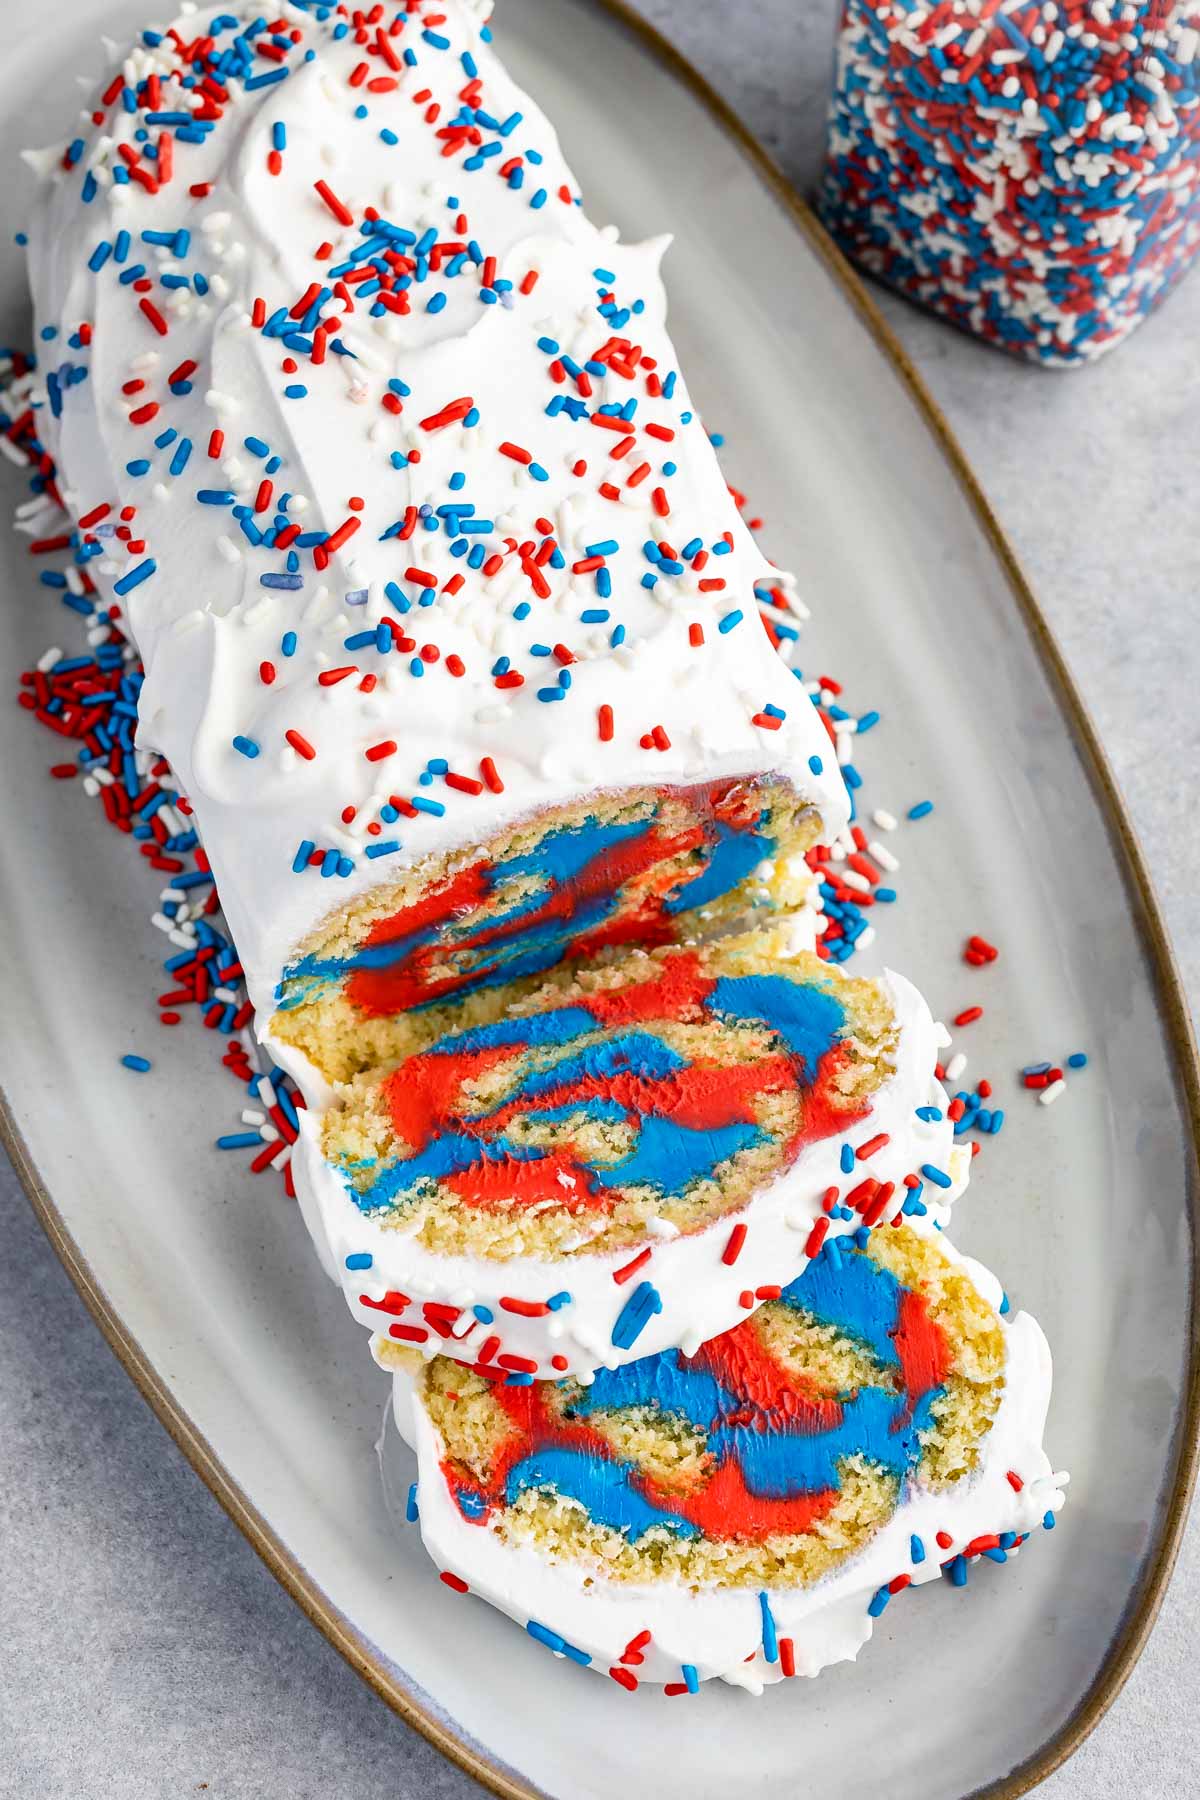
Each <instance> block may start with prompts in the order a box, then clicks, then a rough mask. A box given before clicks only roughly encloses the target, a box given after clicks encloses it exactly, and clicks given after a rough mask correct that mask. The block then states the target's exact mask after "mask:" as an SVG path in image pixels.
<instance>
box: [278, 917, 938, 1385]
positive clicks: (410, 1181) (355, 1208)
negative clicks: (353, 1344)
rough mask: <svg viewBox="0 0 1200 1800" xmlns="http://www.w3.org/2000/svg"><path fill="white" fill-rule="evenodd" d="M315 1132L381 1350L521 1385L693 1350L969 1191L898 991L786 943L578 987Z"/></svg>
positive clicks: (355, 1281) (702, 954)
mask: <svg viewBox="0 0 1200 1800" xmlns="http://www.w3.org/2000/svg"><path fill="white" fill-rule="evenodd" d="M493 993H494V994H495V995H496V996H497V997H506V998H507V1006H506V1008H505V1010H504V1012H503V1014H502V1016H501V1017H498V1018H491V1019H487V1020H485V1021H483V1022H482V1023H479V1024H464V1025H460V1026H458V1027H457V1028H455V1029H451V1030H445V1031H443V1033H442V1035H441V1036H439V1037H437V1038H435V1039H434V1040H433V1042H431V1043H426V1044H425V1045H424V1046H423V1047H422V1048H420V1049H419V1050H416V1051H414V1053H413V1054H411V1055H409V1056H407V1057H405V1058H403V1059H401V1060H400V1061H399V1062H397V1063H396V1064H394V1065H393V1066H392V1067H390V1068H386V1069H383V1070H379V1071H372V1072H370V1073H368V1074H364V1075H360V1076H356V1077H355V1078H354V1079H353V1080H351V1081H350V1082H347V1083H345V1084H343V1085H342V1086H341V1087H340V1088H339V1089H338V1091H337V1095H336V1098H335V1101H334V1103H333V1104H332V1105H331V1106H330V1107H329V1108H328V1109H327V1110H326V1111H325V1112H324V1113H323V1114H322V1115H320V1116H319V1117H317V1116H314V1117H308V1116H306V1117H305V1118H304V1119H303V1120H302V1121H301V1143H300V1158H299V1165H298V1177H299V1179H298V1183H297V1188H298V1193H299V1196H300V1202H301V1206H302V1208H303V1209H304V1214H305V1219H306V1222H307V1223H308V1226H309V1229H310V1231H311V1232H312V1233H313V1236H314V1239H315V1241H316V1242H317V1244H318V1246H319V1248H320V1249H321V1252H322V1255H323V1258H324V1261H325V1265H326V1268H327V1269H328V1270H329V1272H330V1273H331V1274H333V1275H334V1276H335V1278H337V1279H338V1280H340V1282H341V1284H342V1288H343V1291H344V1293H345V1295H346V1298H347V1300H348V1301H349V1303H350V1306H351V1308H352V1310H353V1311H354V1312H355V1314H356V1316H357V1317H358V1318H359V1319H360V1320H361V1321H362V1323H363V1324H364V1325H366V1326H368V1328H369V1329H371V1330H372V1331H383V1332H385V1333H386V1334H387V1335H388V1336H389V1337H391V1338H393V1339H395V1340H398V1341H400V1342H403V1343H406V1344H411V1345H415V1346H418V1347H420V1349H421V1350H422V1353H423V1354H425V1355H429V1356H432V1355H435V1354H437V1353H438V1352H439V1351H440V1350H443V1349H444V1350H447V1351H448V1352H449V1353H450V1354H452V1355H454V1356H455V1357H457V1358H458V1360H459V1361H461V1362H463V1363H466V1364H469V1365H471V1366H473V1367H477V1368H479V1369H480V1370H482V1372H484V1373H485V1374H488V1375H491V1376H493V1377H499V1378H502V1377H503V1376H504V1375H505V1374H506V1373H509V1372H519V1373H524V1374H527V1375H536V1376H539V1377H543V1378H544V1377H551V1376H554V1375H556V1374H568V1373H569V1374H587V1373H589V1372H591V1371H592V1370H594V1369H596V1368H598V1367H600V1366H602V1365H603V1366H607V1367H612V1368H615V1367H617V1366H619V1365H620V1364H621V1363H624V1362H629V1361H632V1360H634V1359H635V1358H638V1357H643V1356H645V1355H647V1354H649V1353H651V1352H652V1351H657V1350H661V1349H664V1348H667V1347H670V1346H675V1345H682V1346H684V1347H687V1348H695V1347H696V1346H698V1345H699V1344H701V1343H703V1342H704V1341H705V1340H706V1339H708V1338H710V1337H714V1336H716V1335H718V1334H719V1333H720V1332H723V1331H726V1330H728V1328H729V1327H730V1326H731V1325H733V1324H735V1323H736V1322H737V1321H738V1320H740V1319H743V1318H744V1317H745V1316H746V1315H747V1314H748V1313H749V1312H751V1311H753V1310H754V1308H755V1307H756V1306H757V1305H758V1304H759V1303H760V1302H762V1301H763V1300H767V1299H771V1298H774V1297H776V1296H777V1295H778V1293H779V1291H780V1288H781V1286H783V1285H784V1284H786V1282H787V1281H789V1280H790V1279H792V1278H793V1276H794V1274H795V1273H796V1272H797V1270H798V1269H799V1268H801V1267H803V1266H804V1264H805V1262H806V1261H808V1260H811V1259H812V1258H813V1257H815V1256H816V1255H817V1254H818V1253H819V1252H820V1250H821V1247H822V1245H823V1244H824V1243H825V1242H826V1240H827V1239H829V1238H833V1237H844V1236H847V1235H849V1234H851V1233H854V1232H856V1231H860V1230H862V1229H864V1228H865V1229H867V1230H870V1229H871V1228H872V1227H874V1226H876V1225H878V1224H880V1223H881V1222H882V1223H884V1224H889V1223H891V1222H893V1221H901V1220H908V1221H910V1222H912V1223H914V1224H916V1225H919V1226H920V1228H921V1229H924V1230H933V1229H935V1228H936V1227H938V1226H941V1225H944V1224H945V1223H946V1221H947V1220H948V1218H949V1205H950V1203H951V1202H952V1201H953V1200H954V1199H955V1198H956V1196H957V1195H958V1193H960V1192H961V1190H962V1188H963V1187H964V1186H965V1184H966V1179H967V1169H968V1165H969V1154H968V1152H967V1151H966V1149H965V1147H960V1146H956V1145H955V1143H954V1137H953V1132H954V1127H953V1124H952V1122H951V1121H950V1119H949V1118H948V1116H947V1110H946V1109H947V1102H946V1096H945V1093H944V1092H943V1090H942V1089H941V1087H940V1085H939V1084H938V1082H937V1080H936V1075H935V1063H936V1058H937V1054H938V1049H939V1047H940V1045H941V1044H942V1043H943V1042H944V1036H943V1034H942V1033H941V1031H940V1028H939V1027H937V1026H936V1025H935V1024H934V1022H933V1020H932V1019H931V1018H930V1016H929V1012H928V1009H927V1008H926V1007H925V1004H924V1002H923V1001H922V1000H921V998H920V996H919V994H917V993H916V991H915V990H914V989H913V988H912V987H910V985H909V984H908V983H907V982H905V981H904V980H903V979H902V978H900V977H898V976H895V975H891V974H889V975H886V976H884V977H882V978H880V979H878V980H865V979H853V978H851V977H849V976H847V975H845V974H844V973H842V972H841V971H840V970H838V969H835V968H833V967H831V966H830V965H829V964H827V963H825V962H823V961H822V960H821V959H820V958H819V957H818V956H817V955H815V954H814V953H812V952H809V951H802V950H800V951H797V950H793V949H791V948H790V946H789V944H788V928H787V926H786V925H785V924H783V923H780V924H777V925H776V926H775V927H774V928H766V927H763V928H759V929H757V930H755V931H751V932H745V933H742V934H739V935H731V936H729V937H724V938H717V939H714V940H712V941H710V942H707V943H701V944H691V945H669V946H662V947H660V948H658V949H656V950H653V951H650V952H646V951H630V950H626V951H612V952H607V953H604V954H602V955H601V956H600V957H599V958H597V960H596V961H595V962H594V963H593V964H592V965H591V966H590V967H587V968H583V969H579V968H572V967H569V966H566V965H562V966H560V967H559V968H558V969H557V970H555V971H553V972H552V973H551V974H550V975H549V976H548V977H546V978H545V979H544V980H543V981H542V982H541V983H540V985H539V986H538V987H537V988H536V990H535V991H533V992H525V993H517V994H512V993H507V994H506V991H505V990H501V989H496V990H493Z"/></svg>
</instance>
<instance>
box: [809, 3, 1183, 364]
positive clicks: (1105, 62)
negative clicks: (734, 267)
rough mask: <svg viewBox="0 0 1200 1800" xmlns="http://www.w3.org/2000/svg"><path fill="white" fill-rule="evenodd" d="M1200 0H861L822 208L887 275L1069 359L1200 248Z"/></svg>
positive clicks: (1094, 347)
mask: <svg viewBox="0 0 1200 1800" xmlns="http://www.w3.org/2000/svg"><path fill="white" fill-rule="evenodd" d="M1198 47H1200V0H1194V3H1193V4H1192V5H1191V6H1187V5H1178V4H1174V3H1172V0H1149V3H1148V4H1147V3H1142V4H1132V3H1131V4H1126V5H1116V4H1107V3H1106V0H1045V3H1044V4H1043V3H1042V0H941V3H940V4H928V3H927V0H843V13H842V21H841V29H840V33H839V38H838V50H837V73H836V86H835V91H834V96H833V103H832V107H831V112H830V122H829V150H828V159H827V163H826V168H825V173H824V178H823V182H822V186H821V192H820V198H819V210H820V213H821V216H822V218H823V219H824V221H825V223H826V225H827V226H828V227H829V229H830V230H831V231H832V233H833V235H834V237H835V238H836V239H837V241H838V242H839V244H840V245H841V246H842V248H843V249H844V250H845V251H846V252H847V253H848V254H849V255H850V256H851V257H852V258H853V259H854V260H855V261H856V262H857V263H859V264H860V265H861V267H862V268H863V269H864V270H866V271H867V273H869V274H871V275H874V276H877V277H878V278H879V279H880V280H882V281H885V282H887V283H888V284H889V285H890V286H892V287H894V288H896V289H897V290H898V291H899V292H900V293H902V294H904V295H906V296H907V297H908V298H910V299H912V300H916V301H918V302H919V303H920V304H921V305H923V306H927V307H929V308H931V309H932V310H933V311H935V312H937V313H940V314H941V315H942V316H943V317H944V318H947V319H949V320H950V321H951V322H952V323H954V324H955V325H958V326H961V327H962V328H963V329H965V330H967V331H971V332H974V333H975V334H976V335H977V336H979V337H981V338H984V339H986V340H987V341H988V342H989V343H993V344H996V345H998V346H999V347H1000V348H1001V349H1004V350H1009V351H1012V352H1015V353H1018V354H1020V355H1022V356H1029V357H1033V358H1035V359H1037V360H1038V361H1040V362H1043V363H1046V364H1048V365H1052V366H1055V365H1056V366H1070V365H1072V364H1076V363H1081V362H1086V361H1088V360H1089V359H1091V358H1092V357H1095V356H1099V355H1100V354H1101V353H1102V352H1103V351H1105V350H1108V349H1111V348H1112V346H1113V345H1114V344H1118V343H1120V341H1121V339H1122V338H1123V337H1125V336H1126V335H1127V334H1128V333H1129V332H1130V331H1132V329H1133V327H1134V326H1135V325H1136V324H1137V323H1138V321H1139V320H1140V319H1142V318H1143V317H1144V316H1145V315H1146V313H1147V312H1149V310H1150V308H1151V307H1152V306H1153V305H1155V303H1156V302H1157V301H1158V300H1159V299H1161V298H1162V296H1163V295H1164V294H1165V293H1166V292H1167V290H1168V289H1169V288H1170V286H1171V283H1172V282H1173V281H1174V280H1175V279H1176V277H1177V276H1179V275H1180V274H1181V273H1182V272H1183V270H1184V269H1185V268H1186V267H1187V265H1188V263H1189V262H1190V260H1191V258H1192V256H1193V255H1194V254H1195V252H1196V249H1197V246H1198V244H1200V103H1198V102H1200V94H1198V91H1197V78H1198V72H1200V66H1198V64H1197V61H1196V51H1197V48H1198Z"/></svg>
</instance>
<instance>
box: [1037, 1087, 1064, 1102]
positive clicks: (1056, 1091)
mask: <svg viewBox="0 0 1200 1800" xmlns="http://www.w3.org/2000/svg"><path fill="white" fill-rule="evenodd" d="M1066 1085H1067V1084H1066V1082H1065V1081H1052V1082H1051V1083H1050V1086H1049V1087H1048V1088H1043V1089H1042V1091H1041V1093H1040V1094H1039V1095H1038V1105H1039V1106H1053V1105H1054V1102H1055V1101H1056V1100H1057V1099H1058V1096H1059V1095H1060V1094H1061V1093H1063V1092H1064V1091H1065V1089H1066Z"/></svg>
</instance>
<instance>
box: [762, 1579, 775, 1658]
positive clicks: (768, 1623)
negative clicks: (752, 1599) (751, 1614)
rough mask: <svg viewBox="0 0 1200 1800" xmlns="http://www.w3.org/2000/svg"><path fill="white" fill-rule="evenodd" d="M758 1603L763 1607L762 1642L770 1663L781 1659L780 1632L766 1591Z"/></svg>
mask: <svg viewBox="0 0 1200 1800" xmlns="http://www.w3.org/2000/svg"><path fill="white" fill-rule="evenodd" d="M758 1604H759V1606H760V1608H761V1609H762V1644H763V1655H764V1656H765V1657H766V1659H767V1661H768V1662H769V1663H774V1662H778V1661H779V1634H778V1633H777V1631H776V1630H775V1618H774V1615H773V1613H772V1612H771V1602H770V1601H769V1600H768V1598H767V1596H766V1594H765V1592H764V1593H760V1594H759V1596H758Z"/></svg>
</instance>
